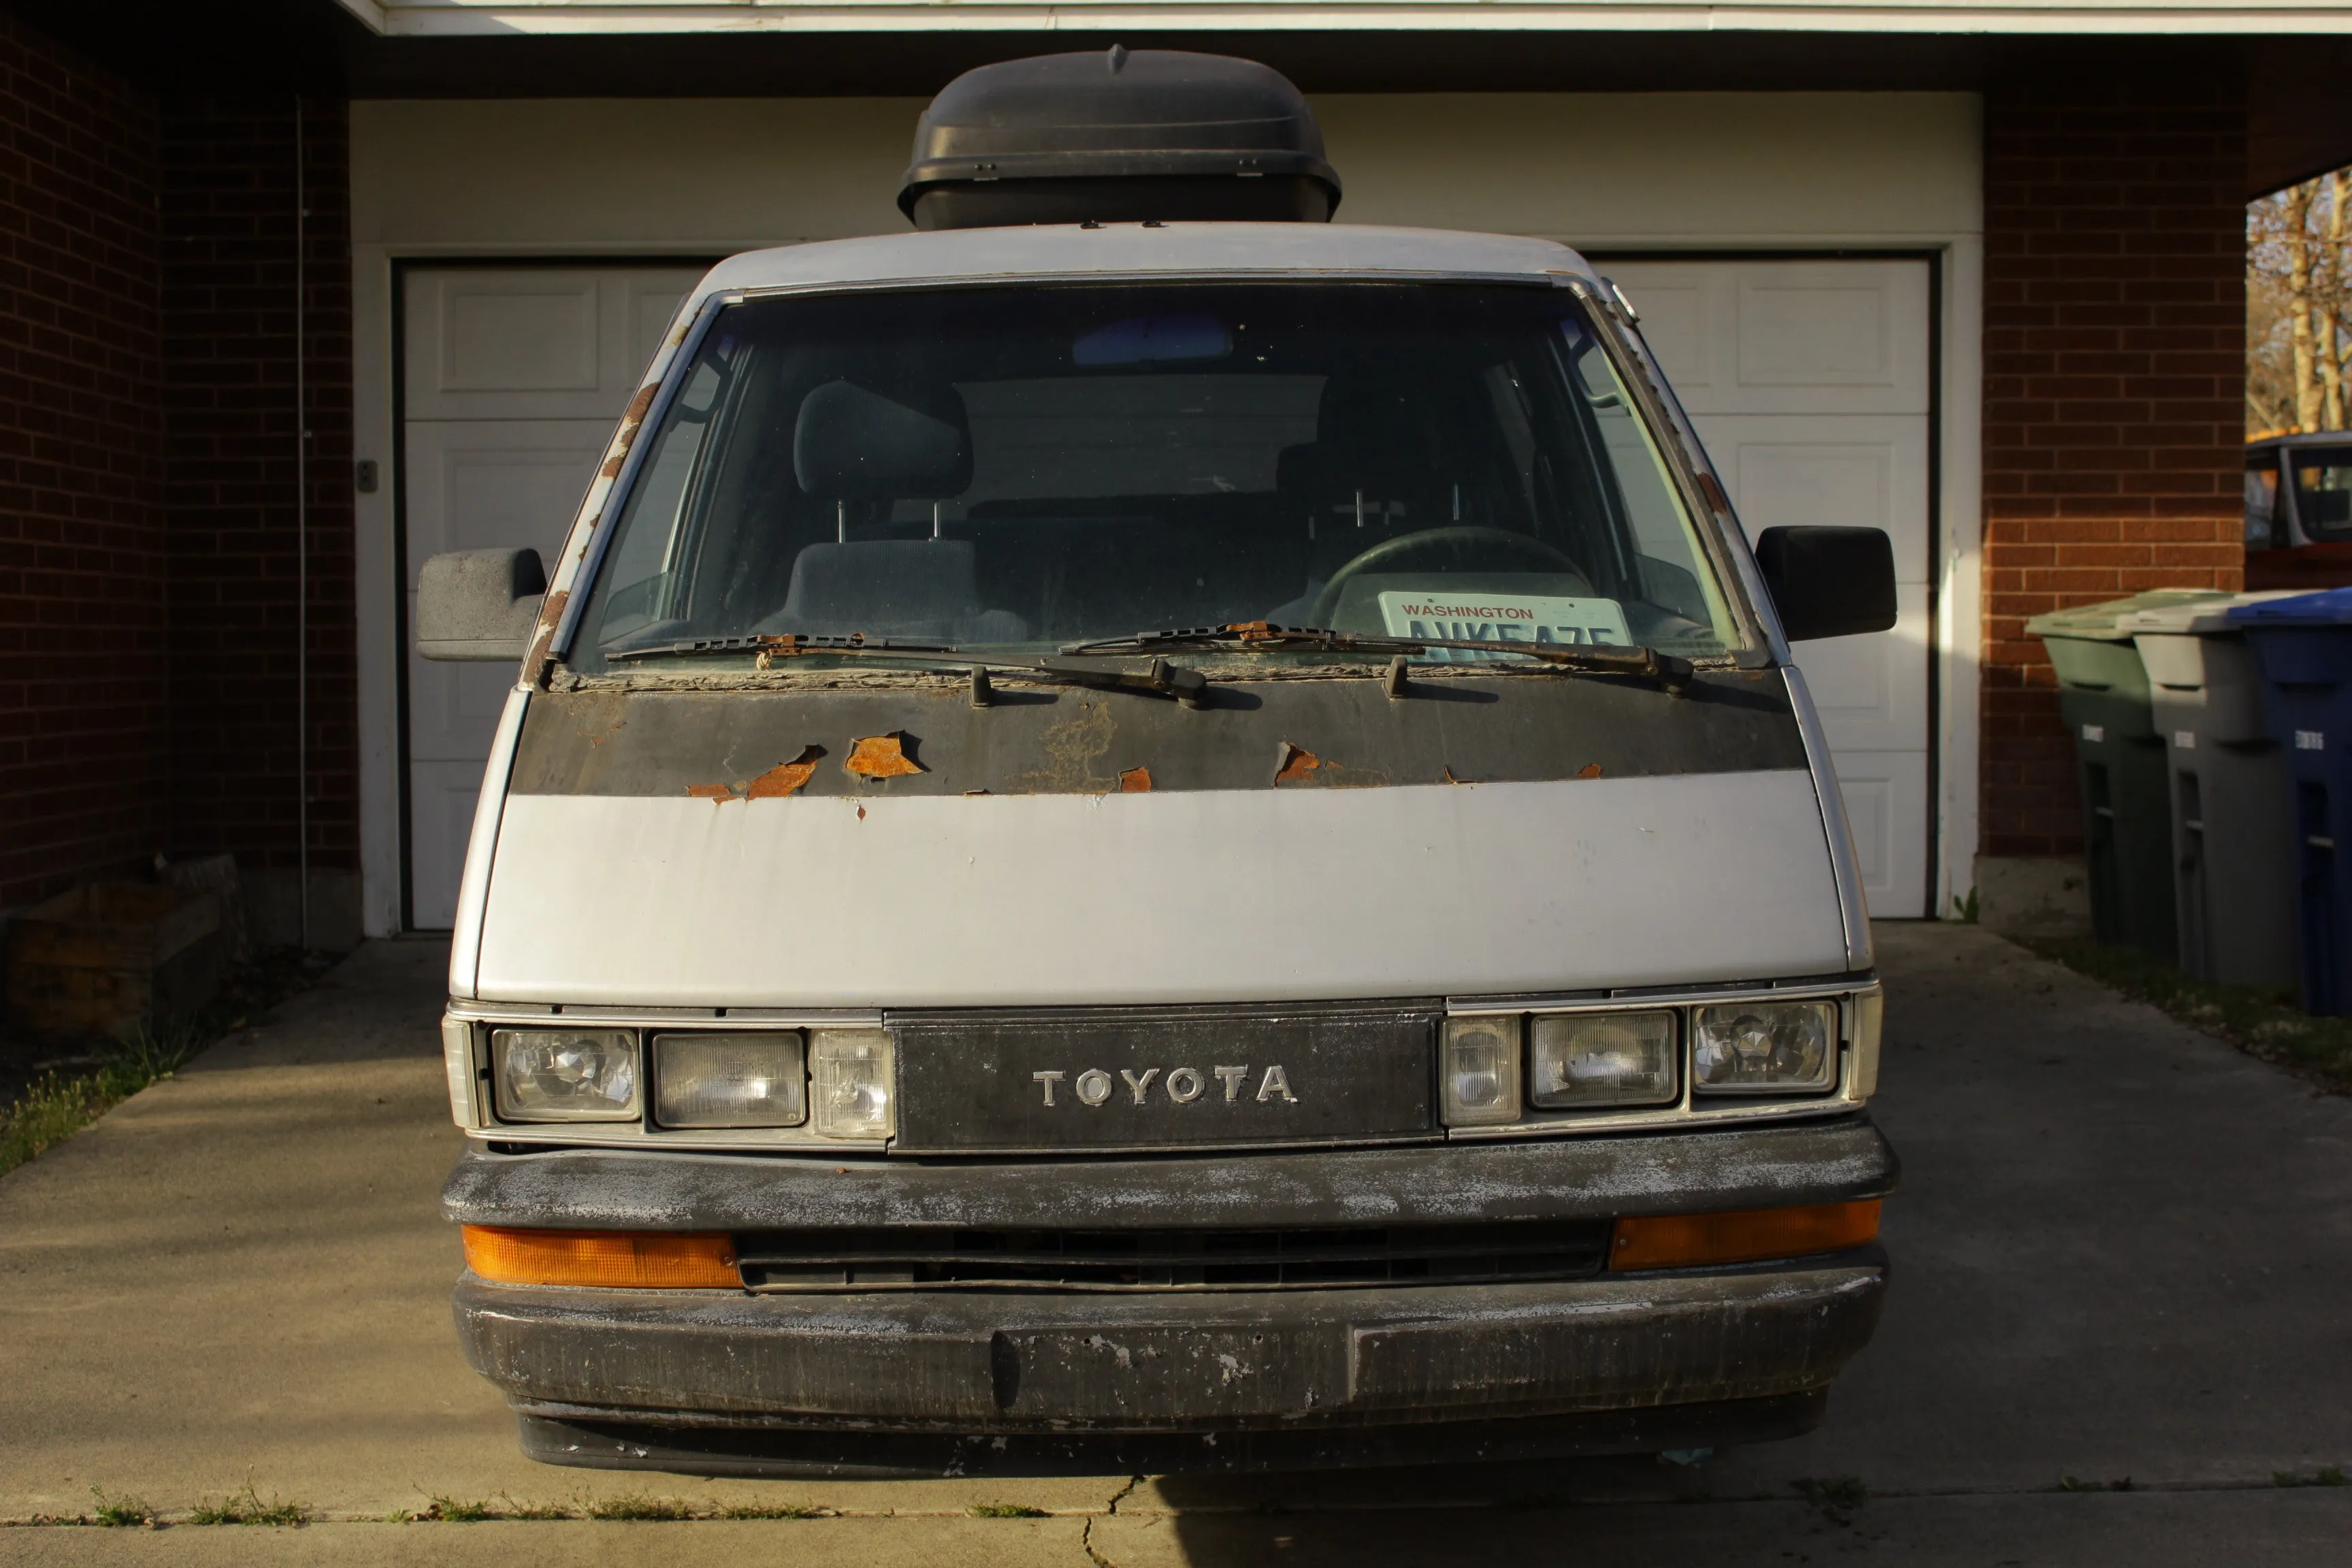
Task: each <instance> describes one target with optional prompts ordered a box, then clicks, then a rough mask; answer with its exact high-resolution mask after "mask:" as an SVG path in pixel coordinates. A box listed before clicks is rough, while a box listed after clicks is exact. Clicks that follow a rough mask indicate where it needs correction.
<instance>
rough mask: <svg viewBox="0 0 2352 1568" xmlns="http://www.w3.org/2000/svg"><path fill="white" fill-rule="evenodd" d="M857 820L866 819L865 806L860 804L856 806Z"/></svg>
mask: <svg viewBox="0 0 2352 1568" xmlns="http://www.w3.org/2000/svg"><path fill="white" fill-rule="evenodd" d="M857 820H858V821H860V822H863V821H865V820H866V808H865V807H864V806H862V805H861V806H859V807H858V808H857Z"/></svg>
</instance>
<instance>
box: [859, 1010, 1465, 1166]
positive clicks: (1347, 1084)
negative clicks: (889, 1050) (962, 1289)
mask: <svg viewBox="0 0 2352 1568" xmlns="http://www.w3.org/2000/svg"><path fill="white" fill-rule="evenodd" d="M1438 1016H1439V1010H1438V1008H1437V1006H1436V1005H1434V1004H1428V1005H1418V1004H1410V1005H1374V1006H1334V1005H1296V1006H1283V1005H1265V1006H1257V1007H1155V1008H1106V1007H1090V1008H1067V1009H1052V1010H1039V1011H1034V1012H1019V1013H998V1012H989V1013H894V1014H892V1015H890V1016H889V1017H888V1019H887V1023H888V1025H889V1027H890V1031H891V1033H892V1035H893V1036H894V1037H896V1038H897V1041H898V1141H897V1142H896V1143H894V1144H893V1145H892V1147H893V1148H894V1149H896V1150H900V1151H904V1152H908V1153H918V1152H941V1153H946V1152H957V1153H970V1152H982V1151H988V1152H1015V1151H1020V1150H1031V1149H1040V1150H1063V1151H1074V1150H1095V1151H1110V1150H1120V1149H1149V1148H1180V1147H1189V1148H1215V1147H1230V1146H1234V1145H1240V1144H1268V1143H1328V1142H1389V1141H1397V1140H1405V1139H1414V1138H1426V1137H1431V1136H1433V1135H1434V1133H1435V1125H1434V1118H1433V1115H1432V1110H1431V1094H1432V1087H1433V1073H1434V1070H1435V1069H1434V1058H1433V1050H1434V1042H1435V1039H1436V1033H1437V1019H1438Z"/></svg>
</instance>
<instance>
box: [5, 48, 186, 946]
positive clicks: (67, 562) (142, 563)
mask: <svg viewBox="0 0 2352 1568" xmlns="http://www.w3.org/2000/svg"><path fill="white" fill-rule="evenodd" d="M156 129H157V128H156V113H155V109H154V106H153V104H152V101H151V100H148V99H147V98H145V97H144V96H142V94H141V93H139V92H138V91H136V90H135V89H133V88H132V87H131V85H130V84H129V83H128V82H126V81H124V80H123V79H121V78H119V77H117V76H115V75H113V74H112V73H110V72H109V71H106V70H104V69H101V68H98V67H97V66H96V65H94V64H93V63H92V62H90V61H89V60H86V59H83V58H80V57H79V56H77V55H75V54H73V53H72V52H70V51H68V50H67V49H64V48H63V47H59V46H58V45H56V44H55V43H53V42H51V41H50V40H48V39H47V38H46V37H43V36H42V35H41V34H39V33H37V32H35V31H33V30H31V29H29V28H27V27H26V26H23V25H22V24H21V23H18V22H17V21H16V20H15V19H13V18H11V17H7V16H0V909H6V908H10V907H14V906H16V905H21V904H25V903H29V902H31V901H33V900H37V899H40V898H43V897H46V896H47V895H48V894H50V893H52V892H55V891H58V889H62V888H65V887H68V886H69V885H71V884H72V883H73V882H75V881H77V880H79V879H82V878H84V877H88V876H91V875H93V874H108V873H111V874H121V873H125V872H130V871H133V870H135V868H137V867H138V866H139V865H140V863H141V862H142V861H143V860H145V859H146V858H148V857H149V856H151V855H152V853H153V852H154V851H155V849H156V848H157V847H159V846H160V845H161V844H162V842H163V817H164V790H163V781H164V759H163V728H164V723H165V716H164V701H165V692H166V683H167V681H168V679H169V676H168V671H169V669H170V665H171V658H170V649H169V648H168V647H167V645H166V640H165V636H164V599H165V583H164V571H165V563H164V549H163V531H162V528H161V519H160V517H159V514H158V510H157V504H156V503H157V500H158V488H159V481H160V478H161V473H160V460H161V418H160V411H159V408H158V405H157V399H156V387H157V383H158V380H159V377H160V359H159V353H160V349H159V341H158V316H157V273H156V214H155V199H156V182H155V142H156Z"/></svg>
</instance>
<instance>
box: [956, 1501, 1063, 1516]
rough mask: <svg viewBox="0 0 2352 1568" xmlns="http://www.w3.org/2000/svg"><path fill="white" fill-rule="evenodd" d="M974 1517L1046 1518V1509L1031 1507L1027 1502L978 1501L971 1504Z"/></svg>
mask: <svg viewBox="0 0 2352 1568" xmlns="http://www.w3.org/2000/svg"><path fill="white" fill-rule="evenodd" d="M971 1516H972V1517H973V1518H974V1519H1044V1518H1045V1517H1046V1514H1045V1510H1044V1509H1042V1508H1031V1507H1030V1506H1029V1505H1028V1504H1027V1503H1025V1502H976V1503H974V1504H972V1505H971Z"/></svg>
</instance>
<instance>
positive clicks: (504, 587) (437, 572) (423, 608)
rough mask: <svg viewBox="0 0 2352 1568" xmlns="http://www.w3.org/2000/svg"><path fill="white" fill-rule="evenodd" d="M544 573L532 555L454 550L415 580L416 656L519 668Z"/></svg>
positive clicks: (544, 583)
mask: <svg viewBox="0 0 2352 1568" xmlns="http://www.w3.org/2000/svg"><path fill="white" fill-rule="evenodd" d="M546 592H547V568H546V567H544V566H542V565H541V563H540V560H539V552H538V551H536V550H453V551H451V552H448V553H447V554H446V555H436V556H434V557H433V558H431V559H430V560H428V561H426V562H425V570H424V571H422V572H420V573H418V574H417V577H416V651H417V652H418V653H420V654H423V655H424V656H425V658H462V659H478V660H483V661H488V660H493V659H496V660H503V661H504V662H506V663H508V664H520V663H521V662H522V656H523V649H524V648H525V647H527V646H529V644H530V633H531V628H532V627H533V626H537V625H538V624H539V603H540V599H541V596H542V595H545V594H546Z"/></svg>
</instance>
